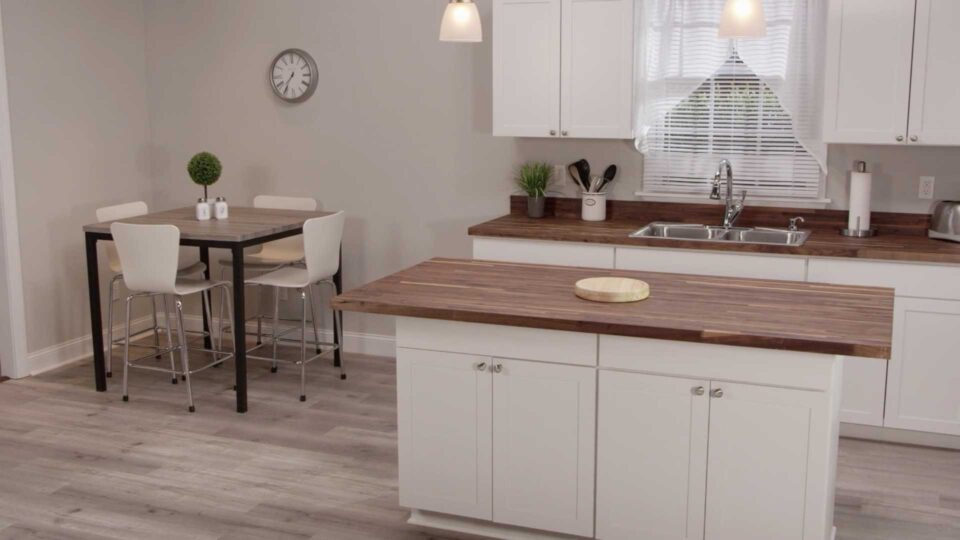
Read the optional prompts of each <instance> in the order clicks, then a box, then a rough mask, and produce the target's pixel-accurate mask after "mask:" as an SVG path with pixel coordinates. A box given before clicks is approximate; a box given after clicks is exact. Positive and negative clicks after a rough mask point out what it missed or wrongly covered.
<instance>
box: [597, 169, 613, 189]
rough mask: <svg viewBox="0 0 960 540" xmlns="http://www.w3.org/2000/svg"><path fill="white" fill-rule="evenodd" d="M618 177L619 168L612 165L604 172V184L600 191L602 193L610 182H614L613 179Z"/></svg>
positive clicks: (601, 185)
mask: <svg viewBox="0 0 960 540" xmlns="http://www.w3.org/2000/svg"><path fill="white" fill-rule="evenodd" d="M616 177H617V166H616V165H611V166H609V167H607V170H605V171H603V183H602V184H600V188H599V190H600V191H602V190H603V188H605V187H606V186H607V184H609V183H610V182H613V179H614V178H616Z"/></svg>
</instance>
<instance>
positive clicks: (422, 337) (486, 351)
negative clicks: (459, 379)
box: [397, 317, 597, 366]
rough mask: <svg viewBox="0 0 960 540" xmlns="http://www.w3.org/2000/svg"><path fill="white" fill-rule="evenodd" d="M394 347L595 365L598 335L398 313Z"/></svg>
mask: <svg viewBox="0 0 960 540" xmlns="http://www.w3.org/2000/svg"><path fill="white" fill-rule="evenodd" d="M397 347H407V348H411V349H429V350H432V351H446V352H454V353H466V354H479V355H484V356H498V357H501V358H516V359H520V360H536V361H540V362H552V363H555V364H573V365H580V366H596V365H597V335H596V334H585V333H581V332H564V331H562V330H544V329H542V328H521V327H519V326H500V325H496V324H478V323H467V322H458V321H441V320H434V319H417V318H412V317H397Z"/></svg>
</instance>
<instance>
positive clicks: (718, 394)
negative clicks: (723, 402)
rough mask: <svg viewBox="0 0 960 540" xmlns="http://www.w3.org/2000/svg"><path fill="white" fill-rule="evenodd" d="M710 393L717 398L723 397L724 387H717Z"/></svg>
mask: <svg viewBox="0 0 960 540" xmlns="http://www.w3.org/2000/svg"><path fill="white" fill-rule="evenodd" d="M710 395H711V396H713V397H715V398H722V397H723V388H717V389H716V390H714V391H713V392H710Z"/></svg>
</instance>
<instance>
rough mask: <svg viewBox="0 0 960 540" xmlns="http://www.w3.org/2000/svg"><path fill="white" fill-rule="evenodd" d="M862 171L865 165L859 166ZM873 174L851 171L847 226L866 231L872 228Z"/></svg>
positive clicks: (851, 228)
mask: <svg viewBox="0 0 960 540" xmlns="http://www.w3.org/2000/svg"><path fill="white" fill-rule="evenodd" d="M859 169H860V170H861V171H862V170H864V167H859ZM872 182H873V175H872V174H871V173H868V172H859V171H853V172H851V173H850V216H849V218H848V219H847V228H848V229H850V230H858V229H859V230H861V231H866V230H869V229H870V188H871V184H872Z"/></svg>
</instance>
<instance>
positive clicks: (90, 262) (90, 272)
mask: <svg viewBox="0 0 960 540" xmlns="http://www.w3.org/2000/svg"><path fill="white" fill-rule="evenodd" d="M84 236H85V237H86V245H87V289H88V290H89V293H90V336H91V338H93V374H94V380H95V381H96V386H97V392H106V391H107V371H106V366H105V365H104V364H105V362H104V354H103V314H102V313H101V308H100V270H99V268H98V265H97V237H96V236H94V235H92V234H90V233H86V234H85V235H84Z"/></svg>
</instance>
